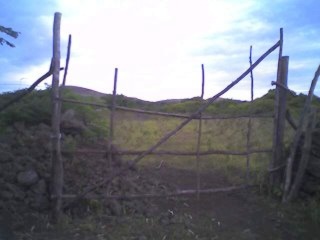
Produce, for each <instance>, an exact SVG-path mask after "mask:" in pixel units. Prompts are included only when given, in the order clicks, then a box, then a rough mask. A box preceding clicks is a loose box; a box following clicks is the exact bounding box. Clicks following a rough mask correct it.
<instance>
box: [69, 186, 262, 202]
mask: <svg viewBox="0 0 320 240" xmlns="http://www.w3.org/2000/svg"><path fill="white" fill-rule="evenodd" d="M250 187H256V185H240V186H231V187H223V188H208V189H201V190H200V191H199V192H200V193H203V194H210V193H219V192H231V191H236V190H243V189H247V188H250ZM197 192H198V191H197V190H194V189H186V190H178V191H176V192H173V193H166V194H161V193H159V194H157V193H150V194H131V195H108V194H99V195H92V196H86V197H84V199H102V200H103V199H118V200H129V199H137V198H168V197H175V196H186V195H194V194H197ZM76 197H77V195H75V194H64V195H63V198H65V199H74V198H76Z"/></svg>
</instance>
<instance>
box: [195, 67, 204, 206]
mask: <svg viewBox="0 0 320 240" xmlns="http://www.w3.org/2000/svg"><path fill="white" fill-rule="evenodd" d="M201 72H202V81H201V83H202V84H201V96H200V99H201V101H202V100H203V96H204V79H205V76H204V66H203V64H201ZM201 115H202V114H201V113H200V115H199V117H200V118H199V126H198V140H197V157H196V160H197V199H198V200H199V199H200V180H201V179H200V154H199V153H200V146H201V134H202V119H201Z"/></svg>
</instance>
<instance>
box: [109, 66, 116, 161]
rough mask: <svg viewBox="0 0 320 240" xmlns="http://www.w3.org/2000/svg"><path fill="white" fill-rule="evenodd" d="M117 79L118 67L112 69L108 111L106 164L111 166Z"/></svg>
mask: <svg viewBox="0 0 320 240" xmlns="http://www.w3.org/2000/svg"><path fill="white" fill-rule="evenodd" d="M117 80H118V68H115V70H114V82H113V93H112V104H111V111H110V129H109V141H108V165H109V167H111V166H112V142H113V131H114V112H115V108H116V96H117Z"/></svg>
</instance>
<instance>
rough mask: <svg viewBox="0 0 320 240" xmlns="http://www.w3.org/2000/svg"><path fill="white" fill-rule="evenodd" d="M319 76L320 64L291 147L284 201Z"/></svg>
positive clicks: (285, 200)
mask: <svg viewBox="0 0 320 240" xmlns="http://www.w3.org/2000/svg"><path fill="white" fill-rule="evenodd" d="M319 76H320V65H319V67H318V69H317V71H316V72H315V74H314V78H313V79H312V82H311V86H310V89H309V93H308V97H307V99H306V102H305V104H304V108H303V109H302V113H301V115H300V119H299V124H298V129H297V131H296V134H295V136H294V139H293V143H292V146H291V149H290V154H289V157H288V159H287V166H286V172H285V174H286V175H285V183H284V193H283V197H282V202H287V200H288V194H289V192H290V187H291V182H292V167H293V161H294V157H295V155H296V152H297V148H298V145H299V141H300V138H301V136H302V133H303V130H304V127H305V118H306V115H307V113H308V112H309V110H310V105H311V101H312V98H313V92H314V89H315V87H316V85H317V81H318V78H319Z"/></svg>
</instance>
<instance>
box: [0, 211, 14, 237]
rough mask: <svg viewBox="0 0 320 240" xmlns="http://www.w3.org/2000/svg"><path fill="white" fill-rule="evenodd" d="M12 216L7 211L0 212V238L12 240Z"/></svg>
mask: <svg viewBox="0 0 320 240" xmlns="http://www.w3.org/2000/svg"><path fill="white" fill-rule="evenodd" d="M14 239H15V236H14V234H13V230H12V217H11V215H10V214H9V213H7V212H3V211H1V212H0V240H14Z"/></svg>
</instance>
